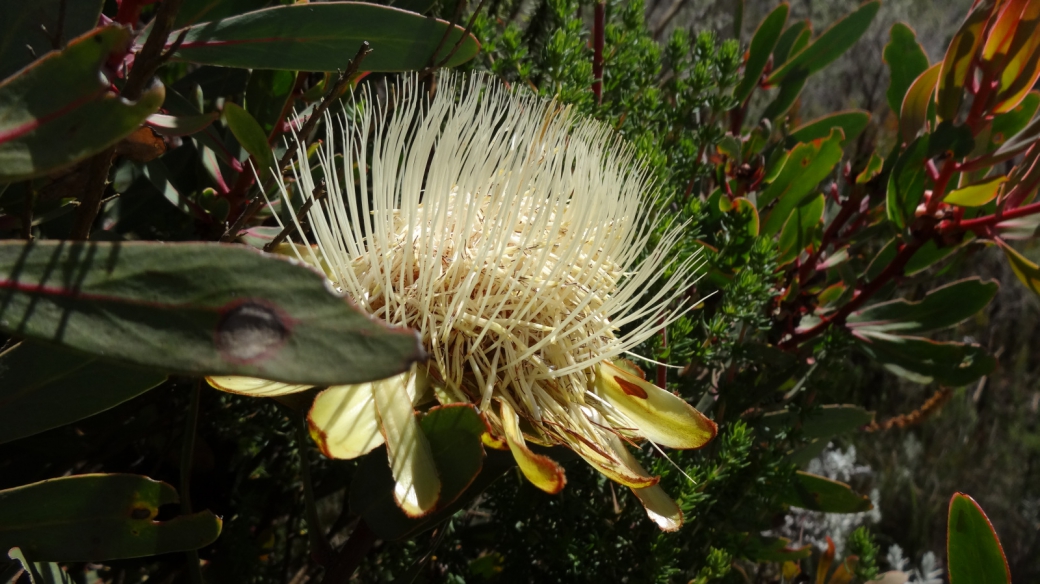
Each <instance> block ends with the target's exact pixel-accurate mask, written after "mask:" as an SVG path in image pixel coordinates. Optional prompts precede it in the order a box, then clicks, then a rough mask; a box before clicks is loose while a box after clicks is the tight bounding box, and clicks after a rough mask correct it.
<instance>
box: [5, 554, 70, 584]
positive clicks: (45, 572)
mask: <svg viewBox="0 0 1040 584" xmlns="http://www.w3.org/2000/svg"><path fill="white" fill-rule="evenodd" d="M7 557H9V558H11V559H12V560H14V561H16V562H18V564H20V565H21V566H22V569H23V570H25V572H26V573H27V574H28V575H29V582H30V584H75V582H76V581H75V580H73V579H72V576H69V574H68V572H66V571H65V570H62V569H61V566H59V565H58V564H56V563H54V562H33V561H32V560H29V559H28V558H26V557H25V554H23V553H22V550H21V549H19V548H11V551H9V552H8V553H7ZM3 577H4V574H0V578H3ZM12 583H13V581H11V582H10V583H9V584H12Z"/></svg>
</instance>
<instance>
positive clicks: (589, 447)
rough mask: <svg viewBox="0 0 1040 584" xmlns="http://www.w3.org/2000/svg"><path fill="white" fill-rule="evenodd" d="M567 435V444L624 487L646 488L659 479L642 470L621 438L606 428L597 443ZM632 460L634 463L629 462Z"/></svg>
mask: <svg viewBox="0 0 1040 584" xmlns="http://www.w3.org/2000/svg"><path fill="white" fill-rule="evenodd" d="M568 437H570V438H571V440H569V441H568V442H567V446H569V447H570V448H571V450H573V451H574V452H576V453H578V455H579V456H581V457H582V458H584V459H585V462H587V463H589V464H591V465H592V467H593V468H595V469H596V470H598V471H599V472H601V473H603V475H604V476H606V477H607V478H608V479H610V480H612V481H615V482H618V483H621V484H622V485H625V486H626V487H632V488H646V487H650V486H653V485H656V484H657V481H659V480H660V479H659V478H658V477H655V476H651V475H650V474H649V473H647V472H646V471H645V470H643V467H642V466H639V463H638V462H635V459H634V458H633V457H632V456H631V455H630V454H628V450H627V449H625V446H624V444H623V443H622V442H621V439H620V438H618V437H617V436H615V435H614V434H612V433H610V432H608V431H606V430H603V431H602V433H601V435H600V436H599V442H598V443H597V444H593V443H592V442H591V441H590V440H588V439H583V438H579V437H578V435H577V434H568ZM625 455H627V456H625ZM633 462H634V463H635V464H631V463H633Z"/></svg>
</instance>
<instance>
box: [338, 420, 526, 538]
mask: <svg viewBox="0 0 1040 584" xmlns="http://www.w3.org/2000/svg"><path fill="white" fill-rule="evenodd" d="M420 425H421V426H422V432H423V434H424V435H425V436H426V440H427V441H429V443H430V452H431V453H432V455H433V459H434V461H435V463H436V465H437V471H438V473H439V474H440V476H441V477H442V485H441V498H440V500H439V501H438V502H437V506H436V508H435V509H434V512H433V513H431V514H430V515H427V516H424V517H422V518H412V517H408V516H407V515H406V514H405V513H404V512H403V511H401V509H400V507H398V505H397V504H395V503H394V497H393V489H394V484H395V483H394V480H393V476H392V475H391V474H390V468H389V467H388V466H387V464H386V452H385V450H383V449H377V450H375V451H373V452H372V453H371V454H370V455H369V456H367V457H365V458H364V459H362V461H361V466H360V468H359V469H358V473H357V475H356V477H357V478H356V479H355V480H354V482H353V483H352V484H351V486H350V508H351V510H352V511H353V512H355V513H358V514H360V515H361V516H362V517H364V518H365V522H366V523H368V525H369V526H370V527H372V529H373V530H375V532H376V534H378V535H379V536H380V537H381V538H384V539H397V538H399V537H402V535H404V534H406V533H408V532H410V531H411V530H413V529H416V528H417V527H419V526H421V525H423V524H424V523H425V522H426V521H427V520H429V519H433V515H435V514H436V512H437V511H441V510H444V509H447V508H449V507H450V506H451V505H452V504H453V503H455V502H456V500H457V499H459V498H460V496H462V495H463V493H465V492H466V490H467V489H469V487H470V486H471V485H472V484H473V482H474V480H475V479H476V477H477V476H478V475H479V474H480V473H481V472H482V470H483V466H484V460H485V454H484V447H483V445H482V443H481V435H483V434H484V433H486V432H487V426H486V425H485V424H484V421H483V420H481V418H480V415H479V414H477V412H476V410H475V409H474V408H473V407H472V406H469V405H463V404H459V405H453V406H444V407H439V408H433V409H432V410H430V412H429V413H428V414H427V415H426V416H424V417H423V419H422V421H421V422H420ZM506 456H507V457H508V455H506ZM509 466H511V465H509ZM431 527H432V524H431Z"/></svg>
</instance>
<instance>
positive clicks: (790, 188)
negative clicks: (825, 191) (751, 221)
mask: <svg viewBox="0 0 1040 584" xmlns="http://www.w3.org/2000/svg"><path fill="white" fill-rule="evenodd" d="M843 140H844V137H843V135H842V133H841V130H840V129H832V130H831V133H830V136H829V137H828V138H827V139H825V140H814V141H813V142H811V143H809V144H799V145H798V146H795V148H794V149H793V150H792V151H791V154H790V156H788V158H787V162H786V163H785V164H784V168H783V170H781V171H780V174H779V176H777V178H776V180H775V181H773V182H772V183H771V184H770V185H769V186H768V187H766V190H765V191H763V192H762V194H761V195H760V196H759V199H758V204H759V207H762V208H764V207H765V206H766V205H768V204H770V203H771V202H773V201H776V205H775V206H774V207H773V209H772V211H770V212H769V214H768V215H767V216H766V219H765V221H764V222H763V225H762V234H763V235H768V236H772V235H776V233H777V232H779V231H780V229H781V228H782V227H783V226H784V223H786V222H787V218H788V217H790V215H791V213H793V212H794V210H795V208H797V207H798V206H799V205H801V204H802V203H803V202H804V201H805V199H806V198H807V197H808V196H809V195H811V193H812V192H813V189H815V188H816V186H817V185H818V184H819V183H820V181H822V180H823V179H824V178H826V177H827V175H829V174H830V173H831V171H832V170H833V169H834V166H835V165H836V164H838V161H840V160H841V155H842V150H841V143H842V141H843Z"/></svg>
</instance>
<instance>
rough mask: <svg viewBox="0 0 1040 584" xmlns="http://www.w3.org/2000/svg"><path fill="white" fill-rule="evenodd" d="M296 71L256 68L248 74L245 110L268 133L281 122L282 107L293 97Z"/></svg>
mask: <svg viewBox="0 0 1040 584" xmlns="http://www.w3.org/2000/svg"><path fill="white" fill-rule="evenodd" d="M295 85H296V73H294V72H292V71H271V70H257V71H253V72H251V73H250V74H249V83H248V84H247V85H246V100H245V106H246V111H248V112H249V113H250V114H252V116H253V118H255V119H256V121H257V122H258V123H259V124H260V127H261V128H263V130H264V133H265V134H270V133H271V131H272V130H273V129H274V128H275V126H276V125H277V124H279V123H280V122H282V121H283V120H282V119H281V115H282V109H283V108H284V107H285V105H286V102H287V101H289V100H290V99H293V87H294V86H295Z"/></svg>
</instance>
